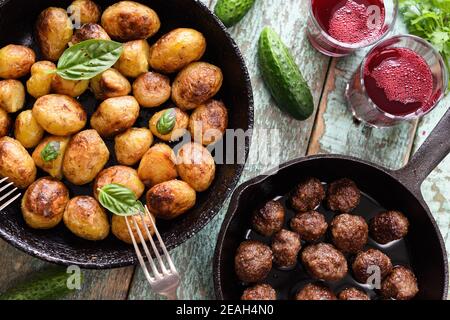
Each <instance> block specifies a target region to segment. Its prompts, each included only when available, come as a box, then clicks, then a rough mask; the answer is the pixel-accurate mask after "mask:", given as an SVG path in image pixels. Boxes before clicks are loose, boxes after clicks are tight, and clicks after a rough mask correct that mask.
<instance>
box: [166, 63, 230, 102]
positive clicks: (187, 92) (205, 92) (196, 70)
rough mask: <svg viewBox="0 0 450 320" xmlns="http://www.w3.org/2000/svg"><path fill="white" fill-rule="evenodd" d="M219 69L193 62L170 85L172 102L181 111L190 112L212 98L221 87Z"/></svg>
mask: <svg viewBox="0 0 450 320" xmlns="http://www.w3.org/2000/svg"><path fill="white" fill-rule="evenodd" d="M222 82H223V74H222V70H220V68H218V67H216V66H214V65H212V64H209V63H206V62H194V63H191V64H190V65H188V66H187V67H186V68H184V69H183V70H181V72H180V73H179V74H178V76H177V77H176V78H175V81H174V82H173V84H172V100H173V102H175V104H176V105H177V106H178V107H179V108H180V109H183V110H192V109H195V108H198V107H199V106H200V105H202V104H203V103H205V102H206V101H208V100H209V99H211V98H212V97H214V96H215V95H216V94H217V93H218V92H219V90H220V88H221V87H222Z"/></svg>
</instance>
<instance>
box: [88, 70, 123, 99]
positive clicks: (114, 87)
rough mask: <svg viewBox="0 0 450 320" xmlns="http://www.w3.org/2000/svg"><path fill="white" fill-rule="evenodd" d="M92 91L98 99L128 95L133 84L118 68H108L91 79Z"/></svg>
mask: <svg viewBox="0 0 450 320" xmlns="http://www.w3.org/2000/svg"><path fill="white" fill-rule="evenodd" d="M91 91H92V92H93V93H94V95H95V98H96V99H98V100H106V99H109V98H116V97H123V96H127V95H128V94H129V93H130V92H131V84H130V82H129V81H128V79H127V78H125V77H124V76H123V75H122V74H120V72H119V71H117V70H116V69H113V68H111V69H108V70H106V71H104V72H102V73H100V74H99V75H97V76H95V77H94V78H92V79H91Z"/></svg>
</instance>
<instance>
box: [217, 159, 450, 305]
mask: <svg viewBox="0 0 450 320" xmlns="http://www.w3.org/2000/svg"><path fill="white" fill-rule="evenodd" d="M321 159H341V160H347V161H353V162H357V163H360V164H363V165H367V166H370V167H372V168H375V169H378V170H379V171H381V172H383V173H385V174H387V175H389V176H390V177H391V178H393V179H394V180H396V181H398V182H399V183H400V184H402V185H403V186H404V187H405V188H406V189H407V190H409V192H411V193H412V194H413V195H414V196H415V198H417V200H418V201H419V202H420V204H421V206H422V208H423V209H424V210H425V212H426V214H427V216H428V219H429V220H430V221H431V223H432V225H433V227H434V229H435V231H436V233H437V236H438V239H439V246H440V248H441V254H442V257H443V259H444V279H442V283H443V284H444V286H443V288H444V290H443V295H442V297H441V300H447V298H448V287H449V277H448V275H449V274H448V258H447V250H446V249H445V243H444V239H443V237H442V233H441V232H440V229H439V226H438V225H437V223H436V220H435V218H434V217H433V215H432V214H431V211H430V210H429V207H428V205H427V204H426V202H425V200H424V199H423V197H422V196H421V195H420V194H419V195H417V194H416V193H415V192H414V191H413V190H410V189H409V188H408V187H406V186H405V185H404V184H403V183H401V182H400V181H399V179H398V177H397V176H396V175H395V174H394V173H393V171H391V170H388V169H386V168H384V167H382V166H380V165H377V164H374V163H371V162H369V161H365V160H362V159H358V158H355V157H351V156H343V155H333V154H326V155H313V156H307V157H301V158H297V159H294V160H291V161H288V162H286V163H284V164H282V165H280V166H279V167H278V168H276V169H273V170H270V171H268V172H266V173H265V174H262V175H260V176H257V177H255V178H253V179H251V180H249V181H247V182H245V183H243V184H241V185H240V186H239V187H238V188H236V190H235V191H234V192H233V195H232V197H231V201H230V205H229V207H228V211H227V214H226V215H225V219H224V221H223V224H222V226H221V228H220V232H219V236H218V238H217V244H216V248H215V251H214V258H213V282H214V292H215V295H216V298H217V299H218V300H224V297H223V292H222V281H221V267H222V263H221V261H222V248H223V243H224V241H225V235H226V233H227V231H228V228H229V227H230V224H231V221H232V220H233V219H234V217H235V215H236V211H237V209H238V207H239V205H240V202H241V199H240V198H241V195H242V194H243V193H244V192H245V190H246V189H247V188H248V187H250V186H254V185H257V184H260V183H262V182H263V181H265V180H266V179H268V178H269V177H270V176H272V175H274V174H277V172H278V171H282V170H284V169H286V168H288V167H291V166H293V165H297V164H301V163H304V162H309V161H314V160H321Z"/></svg>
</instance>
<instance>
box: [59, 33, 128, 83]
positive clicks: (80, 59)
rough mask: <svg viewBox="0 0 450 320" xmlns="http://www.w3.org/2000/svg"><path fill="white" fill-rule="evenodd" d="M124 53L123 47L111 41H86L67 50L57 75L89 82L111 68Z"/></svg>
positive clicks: (60, 60)
mask: <svg viewBox="0 0 450 320" xmlns="http://www.w3.org/2000/svg"><path fill="white" fill-rule="evenodd" d="M122 52H123V45H122V44H121V43H119V42H115V41H110V40H98V39H92V40H86V41H83V42H80V43H78V44H76V45H74V46H72V47H70V48H69V49H67V50H66V51H65V52H64V53H63V55H62V56H61V58H60V59H59V61H58V68H57V69H56V73H57V74H58V75H59V76H60V77H61V78H64V79H67V80H89V79H92V78H93V77H95V76H96V75H98V74H100V73H102V72H103V71H105V70H107V69H109V68H111V67H112V66H113V65H114V64H115V63H116V62H117V60H119V58H120V56H121V55H122Z"/></svg>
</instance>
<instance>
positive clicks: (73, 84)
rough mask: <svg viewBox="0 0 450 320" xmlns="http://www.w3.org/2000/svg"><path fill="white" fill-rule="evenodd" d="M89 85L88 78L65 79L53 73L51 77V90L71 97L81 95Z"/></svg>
mask: <svg viewBox="0 0 450 320" xmlns="http://www.w3.org/2000/svg"><path fill="white" fill-rule="evenodd" d="M88 87H89V80H78V81H74V80H67V79H64V78H61V77H60V76H59V75H57V74H55V75H54V77H53V79H52V92H53V93H57V94H64V95H66V96H70V97H73V98H76V97H79V96H81V95H82V94H83V93H84V92H85V91H86V90H87V88H88Z"/></svg>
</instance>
